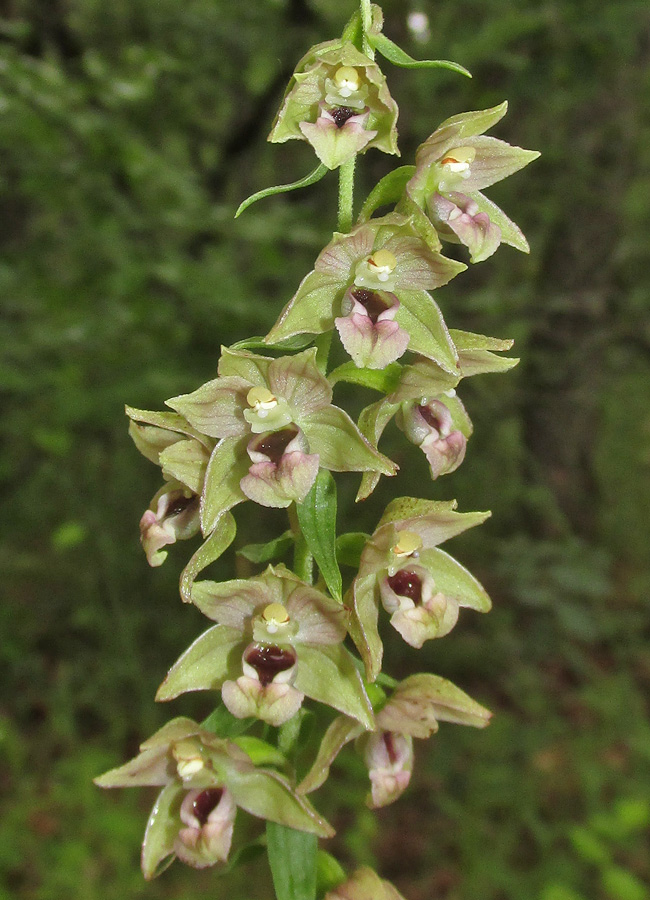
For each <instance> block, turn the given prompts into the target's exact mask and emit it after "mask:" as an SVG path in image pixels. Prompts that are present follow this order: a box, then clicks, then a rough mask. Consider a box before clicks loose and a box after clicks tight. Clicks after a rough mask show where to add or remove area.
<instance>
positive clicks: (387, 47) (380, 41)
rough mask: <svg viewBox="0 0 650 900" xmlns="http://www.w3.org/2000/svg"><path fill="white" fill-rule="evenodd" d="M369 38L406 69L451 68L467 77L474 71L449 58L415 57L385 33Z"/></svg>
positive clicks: (394, 62) (386, 56) (394, 61)
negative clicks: (469, 70)
mask: <svg viewBox="0 0 650 900" xmlns="http://www.w3.org/2000/svg"><path fill="white" fill-rule="evenodd" d="M368 40H369V41H370V43H371V44H372V46H373V47H374V48H375V50H378V51H379V53H381V55H382V56H384V57H385V58H386V59H387V60H388V62H392V63H393V65H394V66H402V67H403V68H405V69H450V70H451V71H452V72H458V73H459V74H460V75H465V76H466V77H467V78H471V77H472V73H471V72H468V70H467V69H466V68H465V66H461V65H460V63H456V62H451V60H448V59H413V57H412V56H409V55H408V53H406V52H405V51H404V50H402V48H401V47H398V46H397V44H395V43H393V41H391V40H390V38H387V37H386V35H385V34H373V35H368Z"/></svg>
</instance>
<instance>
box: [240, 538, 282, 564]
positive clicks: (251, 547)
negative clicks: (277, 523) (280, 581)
mask: <svg viewBox="0 0 650 900" xmlns="http://www.w3.org/2000/svg"><path fill="white" fill-rule="evenodd" d="M293 543H294V537H293V534H292V533H291V531H285V532H284V534H281V535H280V537H276V538H274V539H273V540H272V541H267V543H266V544H246V546H245V547H242V548H241V550H238V551H237V556H243V557H244V559H247V560H248V561H249V562H252V563H265V562H270V561H271V560H272V559H279V558H280V557H281V556H284V554H285V553H286V552H287V551H288V550H289V549H290V548H291V547H292V546H293Z"/></svg>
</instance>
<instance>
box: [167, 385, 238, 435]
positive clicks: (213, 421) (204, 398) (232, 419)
mask: <svg viewBox="0 0 650 900" xmlns="http://www.w3.org/2000/svg"><path fill="white" fill-rule="evenodd" d="M249 390H250V384H249V383H248V382H246V381H244V379H243V378H239V377H237V376H227V377H224V378H215V379H213V380H212V381H208V382H207V383H206V384H203V385H201V387H200V388H197V390H195V391H192V393H191V394H182V395H181V396H179V397H172V398H171V400H167V401H166V403H167V406H170V407H171V408H172V409H174V410H176V411H177V412H179V413H181V415H183V416H185V418H186V419H187V421H188V422H189V423H190V424H191V425H193V426H194V428H196V429H198V430H199V431H200V432H201V433H202V434H207V435H209V436H210V437H215V438H224V437H239V436H240V435H243V434H247V433H248V430H249V429H248V425H247V423H246V421H245V419H244V413H243V411H244V409H245V408H246V405H247V404H246V394H247V392H248V391H249Z"/></svg>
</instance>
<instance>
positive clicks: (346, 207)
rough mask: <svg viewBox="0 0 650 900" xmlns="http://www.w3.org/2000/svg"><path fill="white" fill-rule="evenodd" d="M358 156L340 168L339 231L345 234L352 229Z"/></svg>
mask: <svg viewBox="0 0 650 900" xmlns="http://www.w3.org/2000/svg"><path fill="white" fill-rule="evenodd" d="M356 161H357V158H356V156H353V157H352V159H350V160H348V161H347V162H346V163H343V165H342V166H341V167H340V168H339V221H338V230H339V231H341V232H343V233H344V234H345V233H347V232H348V231H350V229H351V228H352V219H353V215H354V211H353V207H354V166H355V163H356Z"/></svg>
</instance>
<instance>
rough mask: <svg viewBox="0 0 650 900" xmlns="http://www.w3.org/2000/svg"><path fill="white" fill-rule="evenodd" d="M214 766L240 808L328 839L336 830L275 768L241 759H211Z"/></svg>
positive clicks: (261, 817)
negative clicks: (245, 761)
mask: <svg viewBox="0 0 650 900" xmlns="http://www.w3.org/2000/svg"><path fill="white" fill-rule="evenodd" d="M212 761H213V765H214V768H215V771H216V773H217V775H218V776H220V777H221V778H222V779H223V781H224V783H225V784H226V786H227V787H228V790H229V791H230V793H231V794H232V796H233V799H234V801H235V803H236V804H237V806H241V808H242V809H244V810H246V812H248V813H250V814H251V815H252V816H258V817H259V818H260V819H270V820H271V822H276V823H278V824H279V825H286V826H287V827H289V828H296V829H299V830H300V831H301V832H302V831H306V832H309V833H310V834H315V835H317V836H318V837H323V838H329V837H332V835H333V834H334V829H333V828H332V826H331V825H330V824H329V822H327V821H326V820H325V819H324V818H323V817H322V816H321V815H320V814H319V813H318V812H317V811H316V810H315V809H314V807H313V806H312V805H311V803H309V802H308V801H307V800H305V798H304V797H301V796H299V795H298V794H296V793H295V789H294V788H292V786H291V785H290V784H289V782H288V781H287V779H286V778H285V777H284V775H280V773H279V772H275V771H274V770H273V769H258V768H256V767H255V766H253V765H252V763H243V762H241V761H239V760H234V759H233V760H227V759H223V760H220V759H219V758H217V757H215V756H213V757H212Z"/></svg>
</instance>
